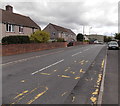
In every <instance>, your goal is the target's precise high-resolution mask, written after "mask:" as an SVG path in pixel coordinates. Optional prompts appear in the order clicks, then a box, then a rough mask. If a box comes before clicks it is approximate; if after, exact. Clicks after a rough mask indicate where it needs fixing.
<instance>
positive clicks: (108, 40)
mask: <svg viewBox="0 0 120 106" xmlns="http://www.w3.org/2000/svg"><path fill="white" fill-rule="evenodd" d="M111 40H112V37H110V36H104V42H110V41H111Z"/></svg>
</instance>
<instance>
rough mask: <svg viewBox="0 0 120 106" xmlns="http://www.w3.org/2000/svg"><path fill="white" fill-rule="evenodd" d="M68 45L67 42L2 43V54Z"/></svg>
mask: <svg viewBox="0 0 120 106" xmlns="http://www.w3.org/2000/svg"><path fill="white" fill-rule="evenodd" d="M66 46H67V43H66V42H54V43H36V44H35V43H34V44H10V45H2V55H3V56H7V55H14V54H20V53H27V52H35V51H40V50H46V49H54V48H63V47H66Z"/></svg>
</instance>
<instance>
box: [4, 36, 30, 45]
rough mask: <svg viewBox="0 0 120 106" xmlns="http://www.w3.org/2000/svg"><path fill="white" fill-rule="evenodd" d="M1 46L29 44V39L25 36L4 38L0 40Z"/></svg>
mask: <svg viewBox="0 0 120 106" xmlns="http://www.w3.org/2000/svg"><path fill="white" fill-rule="evenodd" d="M2 43H3V44H24V43H30V39H29V37H28V36H25V35H14V36H5V37H3V38H2Z"/></svg>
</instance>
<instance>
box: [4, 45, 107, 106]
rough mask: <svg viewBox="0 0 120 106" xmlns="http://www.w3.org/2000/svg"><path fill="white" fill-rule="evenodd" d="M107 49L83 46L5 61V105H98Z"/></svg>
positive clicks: (18, 56)
mask: <svg viewBox="0 0 120 106" xmlns="http://www.w3.org/2000/svg"><path fill="white" fill-rule="evenodd" d="M105 56H106V46H105V45H81V46H74V47H68V48H59V49H53V50H44V51H40V52H33V53H25V54H19V55H13V56H4V57H3V61H2V68H3V69H2V78H3V79H2V84H3V96H2V97H3V98H2V102H3V104H96V102H97V98H98V92H99V88H100V82H101V79H102V73H103V67H104V62H105Z"/></svg>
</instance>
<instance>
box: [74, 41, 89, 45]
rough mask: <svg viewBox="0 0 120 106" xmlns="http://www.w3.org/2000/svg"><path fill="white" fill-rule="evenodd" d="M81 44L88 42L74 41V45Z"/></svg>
mask: <svg viewBox="0 0 120 106" xmlns="http://www.w3.org/2000/svg"><path fill="white" fill-rule="evenodd" d="M82 44H89V42H74V45H75V46H77V45H82Z"/></svg>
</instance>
